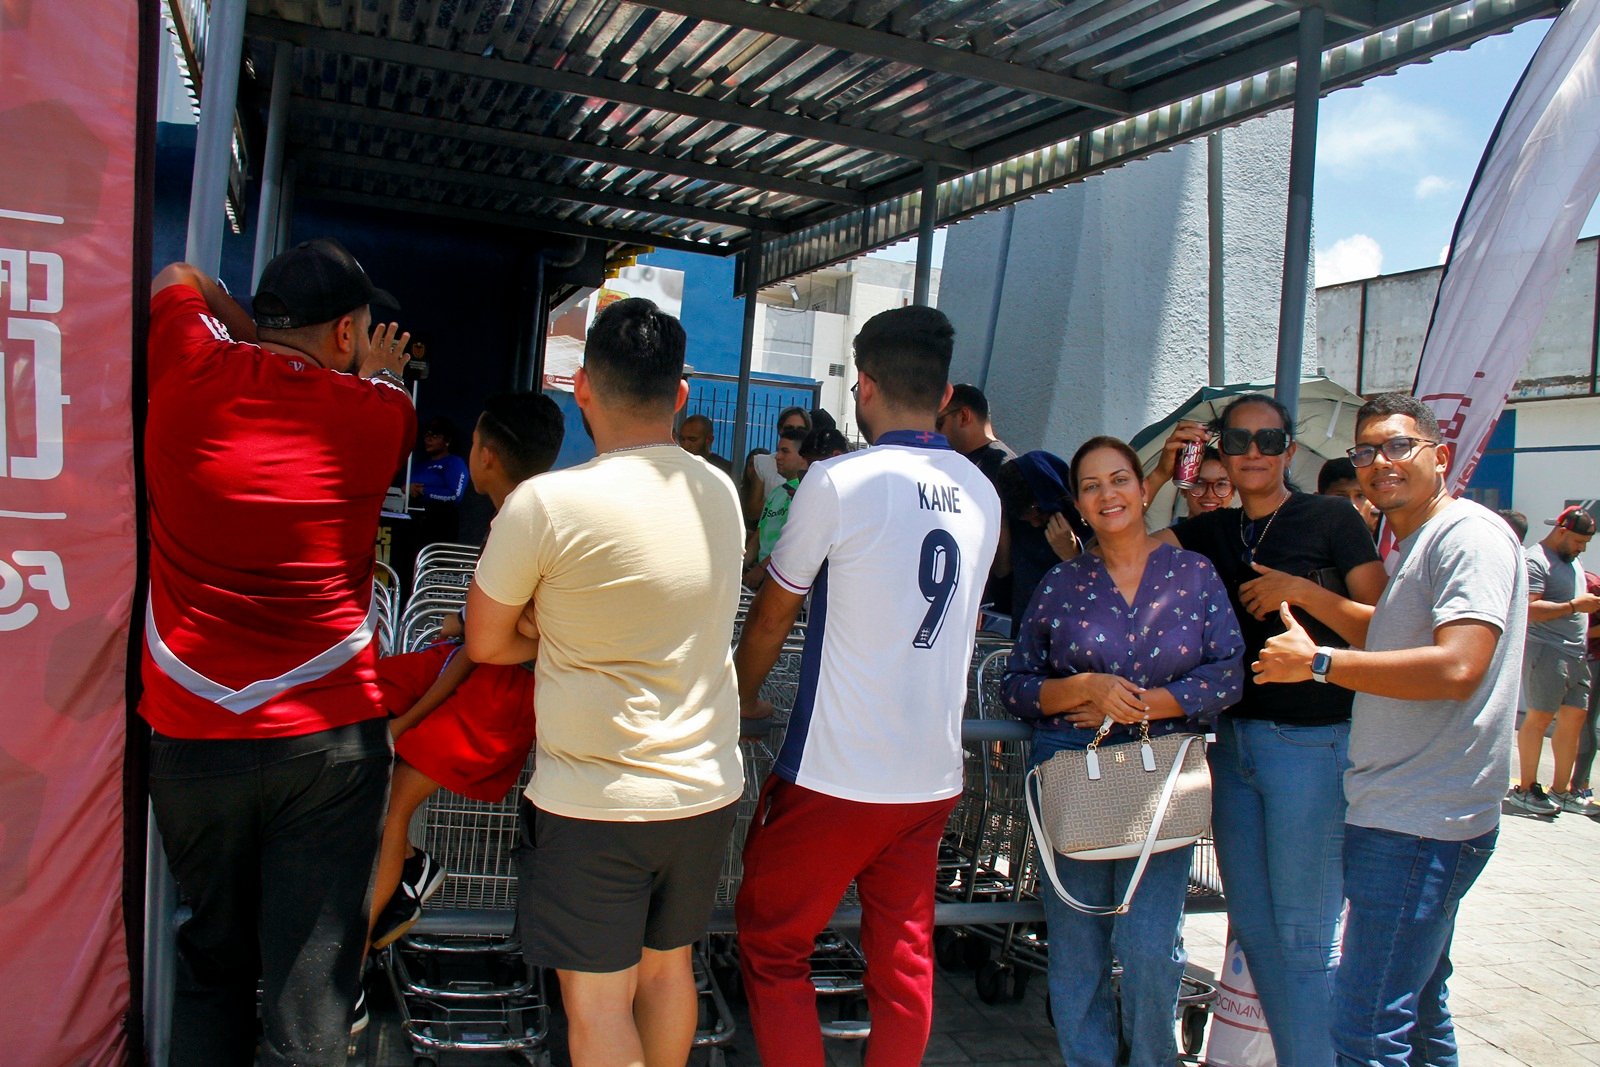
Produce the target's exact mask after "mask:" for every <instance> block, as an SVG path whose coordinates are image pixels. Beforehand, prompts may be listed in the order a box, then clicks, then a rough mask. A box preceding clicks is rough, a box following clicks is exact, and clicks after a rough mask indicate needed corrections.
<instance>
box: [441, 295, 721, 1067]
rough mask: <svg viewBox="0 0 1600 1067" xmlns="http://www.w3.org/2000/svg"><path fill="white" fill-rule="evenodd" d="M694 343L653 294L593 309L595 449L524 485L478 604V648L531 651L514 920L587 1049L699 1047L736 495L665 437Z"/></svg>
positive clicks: (523, 655) (479, 653)
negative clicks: (552, 973) (531, 749)
mask: <svg viewBox="0 0 1600 1067" xmlns="http://www.w3.org/2000/svg"><path fill="white" fill-rule="evenodd" d="M683 352H684V333H683V327H682V326H680V325H679V324H678V321H677V320H676V319H674V318H672V317H671V316H669V315H666V314H663V313H662V312H661V311H659V310H658V309H657V308H656V306H655V305H654V304H652V303H651V302H650V301H648V300H639V299H632V300H623V301H620V302H618V303H616V304H613V305H611V306H610V307H608V308H606V309H605V310H604V311H603V312H601V314H600V315H599V317H598V318H597V319H596V320H595V323H594V326H593V327H592V328H591V329H590V331H589V337H588V340H587V342H586V344H585V349H584V365H583V368H582V369H580V370H579V371H578V373H577V377H576V381H575V383H574V394H575V398H576V400H577V402H578V406H579V407H580V408H581V409H582V411H583V414H584V420H585V423H586V424H587V425H588V427H589V429H590V432H591V434H592V435H593V437H594V441H595V447H596V449H597V450H598V452H599V455H597V456H596V457H595V458H594V459H593V460H591V461H590V462H588V463H585V464H583V465H581V466H578V467H573V468H570V469H568V470H564V471H554V472H552V473H550V474H546V475H543V476H541V477H539V478H536V479H532V480H530V481H527V482H524V483H523V484H522V485H521V486H519V487H518V488H517V489H516V490H515V491H513V492H512V494H511V495H510V496H509V497H508V498H507V499H506V502H505V506H504V507H503V508H502V509H501V511H500V514H499V515H498V516H497V517H496V518H495V522H494V526H493V528H492V530H491V532H490V535H489V541H488V543H487V545H485V547H484V551H483V558H482V560H481V562H480V563H479V565H478V573H477V580H476V584H475V586H474V588H473V590H472V592H471V593H470V596H469V600H468V607H467V654H468V655H469V656H471V657H472V658H473V659H474V660H475V661H478V662H482V663H516V662H522V661H525V660H528V659H533V658H537V660H538V666H537V669H536V674H537V678H538V682H537V686H538V688H537V695H536V700H535V703H536V706H537V707H538V710H539V739H538V756H537V761H536V765H535V772H534V777H533V781H532V783H531V784H530V785H529V786H528V790H527V796H526V798H525V800H524V801H523V806H522V821H523V842H522V843H523V846H524V849H525V855H524V860H523V864H522V867H521V876H522V877H521V897H522V899H521V908H520V916H519V917H520V920H521V934H522V939H523V945H524V950H525V952H526V953H527V956H528V959H529V961H530V962H531V963H533V964H535V965H538V966H546V967H553V968H555V969H556V971H557V974H558V975H559V977H560V980H561V993H562V1000H563V1003H564V1006H565V1008H566V1013H567V1018H568V1023H569V1027H570V1030H569V1044H570V1046H571V1048H572V1052H573V1059H574V1062H578V1063H584V1064H611V1063H631V1062H639V1061H641V1060H643V1061H645V1062H650V1063H668V1062H676V1063H681V1062H683V1061H684V1060H686V1059H687V1057H688V1054H689V1048H690V1044H691V1042H692V1040H693V1037H694V1029H695V1003H696V1002H695V987H694V976H693V972H692V969H691V964H690V949H691V947H692V946H693V944H694V942H695V941H696V940H698V939H699V938H700V936H701V935H702V934H703V933H704V932H705V927H706V923H707V921H708V919H709V918H710V913H711V905H712V900H713V896H714V894H715V890H716V885H717V878H718V875H719V873H720V871H721V865H722V858H723V854H724V851H725V849H726V846H727V841H728V835H729V833H730V831H731V829H732V825H733V806H732V805H733V804H734V802H735V801H736V800H737V799H738V798H739V796H740V794H741V792H742V791H743V788H744V778H743V772H742V770H741V767H740V763H739V747H738V746H739V698H738V692H737V689H736V687H735V683H734V675H733V661H732V656H731V652H730V645H731V642H732V635H733V619H734V612H735V610H736V608H737V606H738V599H739V571H738V564H739V555H740V549H741V543H740V542H741V530H742V524H741V523H740V515H739V500H738V496H737V494H736V492H735V490H734V488H733V486H732V484H731V483H730V482H729V481H728V479H727V478H725V477H723V476H722V475H721V474H719V473H718V472H717V471H716V470H714V469H713V468H711V467H710V466H709V465H707V464H706V462H705V461H704V460H702V459H700V458H698V457H696V456H692V455H690V454H689V453H687V452H685V451H684V450H683V449H681V448H679V447H678V445H677V444H676V443H675V442H674V440H673V435H672V422H673V415H674V413H675V412H676V411H677V409H678V408H680V407H681V406H682V405H683V403H684V400H685V399H686V392H687V387H686V386H685V385H684V384H683ZM535 631H536V632H537V634H538V636H537V637H533V636H530V635H531V634H532V633H534V632H535Z"/></svg>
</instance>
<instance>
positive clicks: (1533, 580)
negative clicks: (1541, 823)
mask: <svg viewBox="0 0 1600 1067" xmlns="http://www.w3.org/2000/svg"><path fill="white" fill-rule="evenodd" d="M1547 522H1548V524H1549V525H1551V526H1553V527H1555V529H1553V530H1551V531H1550V534H1549V536H1547V537H1546V538H1545V539H1544V540H1543V541H1540V542H1539V543H1538V544H1536V545H1534V546H1533V547H1532V548H1530V549H1528V596H1529V597H1530V598H1531V600H1530V602H1529V604H1528V650H1527V654H1526V656H1525V657H1524V659H1523V663H1522V698H1523V701H1524V703H1525V704H1526V705H1527V709H1528V711H1527V714H1526V715H1525V716H1524V717H1523V720H1522V729H1521V730H1519V731H1518V732H1517V762H1518V765H1519V768H1518V769H1519V781H1518V782H1517V784H1516V785H1515V786H1514V787H1512V789H1511V792H1510V793H1509V794H1507V796H1506V800H1507V801H1508V802H1509V803H1510V804H1511V805H1512V806H1513V807H1516V808H1520V809H1521V810H1523V811H1526V812H1529V813H1531V814H1534V815H1555V814H1557V813H1559V812H1563V811H1570V812H1573V813H1574V814H1578V815H1600V805H1597V804H1595V803H1594V802H1593V801H1591V800H1589V799H1588V798H1586V797H1582V796H1579V795H1578V793H1577V792H1576V791H1575V790H1574V789H1573V788H1572V767H1573V763H1574V761H1575V760H1576V759H1577V755H1578V735H1579V733H1580V732H1581V731H1582V729H1583V724H1584V721H1585V718H1586V717H1587V715H1588V709H1589V689H1590V685H1591V684H1592V679H1591V678H1590V677H1589V664H1588V663H1587V662H1585V660H1584V646H1585V643H1584V633H1585V631H1586V630H1588V628H1589V615H1591V614H1592V613H1593V612H1594V611H1595V610H1596V609H1600V597H1596V596H1595V595H1594V594H1592V593H1589V592H1588V591H1587V590H1586V589H1585V586H1584V581H1583V568H1582V567H1580V566H1579V565H1578V562H1577V560H1578V557H1579V556H1580V555H1582V554H1583V550H1584V549H1585V548H1587V547H1589V538H1591V537H1593V536H1594V517H1593V516H1591V515H1590V514H1589V513H1588V512H1587V511H1584V510H1583V509H1582V508H1577V507H1572V508H1567V509H1566V510H1565V511H1563V512H1562V513H1561V514H1560V516H1559V517H1557V518H1555V519H1550V520H1547ZM1552 719H1553V720H1555V724H1556V732H1555V736H1554V737H1552V738H1551V739H1550V749H1551V751H1552V752H1553V753H1554V755H1555V760H1556V764H1555V771H1554V773H1553V774H1552V776H1551V780H1550V793H1549V794H1548V795H1547V794H1546V793H1545V791H1544V790H1543V789H1542V788H1541V787H1540V786H1539V783H1538V781H1537V778H1538V776H1539V757H1540V755H1541V754H1542V752H1543V750H1544V734H1545V731H1546V730H1548V729H1549V728H1550V722H1551V720H1552Z"/></svg>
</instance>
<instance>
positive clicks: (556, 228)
mask: <svg viewBox="0 0 1600 1067" xmlns="http://www.w3.org/2000/svg"><path fill="white" fill-rule="evenodd" d="M299 193H300V195H301V196H302V197H303V198H304V199H306V200H324V201H327V202H329V203H335V204H355V205H358V206H360V207H371V208H378V209H380V210H383V211H395V212H399V213H402V214H411V215H431V216H434V217H436V218H445V219H458V220H460V221H462V222H481V223H483V224H485V225H488V226H497V227H506V226H510V227H512V228H514V229H519V230H537V231H539V232H540V233H564V234H567V235H568V236H571V237H588V238H592V239H594V240H597V241H610V242H615V243H617V244H631V245H649V246H650V247H652V248H670V249H672V250H673V251H676V252H695V253H698V254H700V255H709V256H725V255H727V254H728V253H729V252H730V251H731V249H730V248H729V247H727V246H726V245H714V244H709V243H701V242H699V241H685V240H682V239H681V238H677V237H663V236H661V235H660V234H654V233H646V232H645V231H644V230H619V229H615V228H613V227H609V226H588V225H585V224H583V223H581V222H569V221H567V220H565V219H557V218H550V217H548V216H544V215H515V214H512V213H510V212H505V211H484V210H481V209H479V208H469V207H455V206H453V205H450V204H436V203H434V202H433V201H431V200H413V199H411V198H409V197H398V196H380V195H378V194H376V193H358V192H352V191H350V190H346V189H334V188H331V187H329V186H326V185H315V184H313V183H305V182H302V183H301V185H300V188H299Z"/></svg>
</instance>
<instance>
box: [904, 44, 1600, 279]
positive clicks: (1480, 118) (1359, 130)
mask: <svg viewBox="0 0 1600 1067" xmlns="http://www.w3.org/2000/svg"><path fill="white" fill-rule="evenodd" d="M1549 26H1550V22H1549V20H1545V19H1541V20H1539V21H1537V22H1530V23H1525V24H1524V25H1522V26H1519V27H1517V28H1516V29H1515V30H1513V31H1512V32H1510V33H1507V34H1501V35H1499V36H1497V37H1489V38H1486V39H1485V40H1482V41H1479V42H1478V43H1477V44H1475V45H1473V46H1472V47H1471V48H1469V49H1467V50H1466V51H1463V52H1447V53H1445V54H1443V55H1440V56H1438V57H1436V58H1435V59H1434V60H1433V61H1432V62H1430V63H1417V64H1413V65H1411V66H1408V67H1404V68H1402V69H1401V70H1400V71H1398V72H1397V73H1395V74H1393V75H1390V76H1388V77H1383V78H1375V79H1373V80H1372V81H1369V82H1367V83H1366V84H1364V85H1360V86H1356V87H1355V88H1351V89H1342V90H1340V91H1339V92H1337V93H1334V94H1332V95H1331V96H1327V97H1324V98H1323V101H1322V108H1321V113H1320V116H1319V120H1318V127H1317V176H1316V195H1315V202H1314V207H1313V216H1314V220H1313V225H1314V227H1315V230H1314V241H1315V245H1316V252H1317V275H1316V281H1317V284H1318V285H1332V284H1336V283H1338V282H1342V281H1350V280H1353V279H1355V278H1366V277H1372V276H1373V275H1376V274H1394V273H1396V272H1398V271H1405V270H1414V269H1416V268H1419V267H1432V266H1436V265H1438V264H1439V263H1441V262H1442V261H1443V254H1444V251H1445V249H1446V247H1447V246H1448V245H1449V243H1450V234H1451V232H1452V231H1453V230H1454V229H1455V222H1456V216H1457V215H1458V214H1460V212H1461V203H1462V200H1463V198H1464V197H1465V196H1466V193H1467V187H1468V186H1469V185H1470V184H1471V183H1472V175H1473V174H1474V173H1475V172H1476V171H1477V168H1478V160H1479V159H1480V158H1481V157H1482V156H1483V150H1484V148H1485V146H1486V145H1487V144H1488V141H1489V135H1490V134H1492V133H1493V132H1494V126H1495V123H1496V122H1497V121H1498V120H1499V118H1500V112H1501V111H1502V110H1503V109H1504V108H1505V105H1506V101H1507V100H1508V99H1510V96H1511V91H1512V90H1513V89H1514V88H1515V87H1516V84H1517V79H1518V78H1520V77H1521V76H1522V71H1523V69H1524V68H1525V67H1527V65H1528V60H1529V59H1531V58H1532V57H1533V53H1534V50H1535V49H1536V48H1537V47H1538V45H1539V42H1540V41H1541V40H1543V38H1544V34H1545V31H1546V30H1547V29H1548V28H1549ZM1582 232H1583V235H1584V236H1589V235H1591V234H1594V233H1596V232H1600V211H1597V212H1591V213H1590V216H1589V219H1588V220H1587V221H1586V222H1585V224H1584V227H1583V231H1582ZM934 249H935V253H934V254H935V259H934V262H935V263H938V262H940V261H941V260H942V259H943V258H944V257H943V252H944V234H943V231H941V232H940V233H939V235H938V236H937V238H936V239H935V244H934ZM916 250H917V244H916V241H915V240H910V241H903V242H901V243H900V244H898V245H894V246H892V247H890V248H887V249H884V250H882V251H880V252H878V253H877V254H878V255H880V256H885V257H888V258H890V259H897V260H902V261H911V260H914V259H915V258H916V254H917V251H916Z"/></svg>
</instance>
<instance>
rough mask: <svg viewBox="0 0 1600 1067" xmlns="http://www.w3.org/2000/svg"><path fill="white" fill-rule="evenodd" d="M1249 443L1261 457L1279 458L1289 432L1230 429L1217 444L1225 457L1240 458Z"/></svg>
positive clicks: (1285, 449) (1248, 448)
mask: <svg viewBox="0 0 1600 1067" xmlns="http://www.w3.org/2000/svg"><path fill="white" fill-rule="evenodd" d="M1251 441H1254V442H1255V443H1256V447H1257V448H1259V449H1260V450H1261V454H1262V455H1263V456H1281V455H1283V454H1284V453H1285V452H1287V451H1288V450H1289V431H1287V430H1284V429H1278V428H1273V429H1266V430H1257V431H1256V432H1255V433H1251V432H1250V431H1249V430H1244V429H1240V428H1238V427H1232V428H1230V429H1226V430H1223V431H1222V434H1221V436H1220V437H1219V438H1218V441H1217V444H1218V445H1219V446H1220V447H1221V449H1222V454H1223V455H1225V456H1242V455H1244V454H1245V453H1246V452H1248V451H1250V442H1251ZM1358 465H1359V464H1358Z"/></svg>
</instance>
